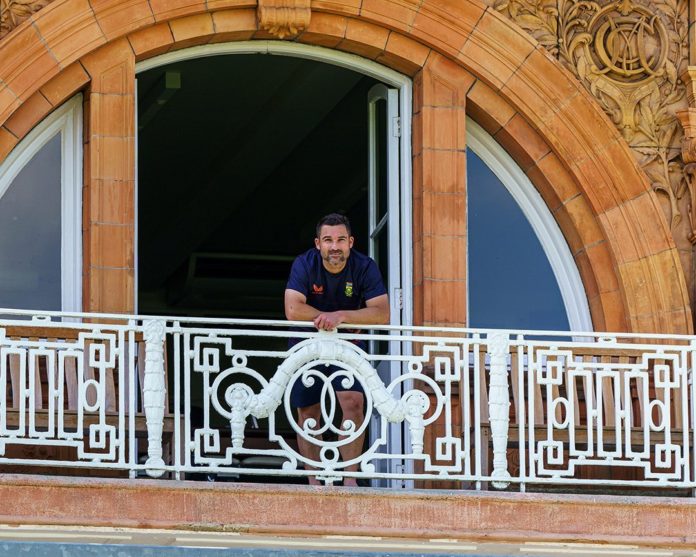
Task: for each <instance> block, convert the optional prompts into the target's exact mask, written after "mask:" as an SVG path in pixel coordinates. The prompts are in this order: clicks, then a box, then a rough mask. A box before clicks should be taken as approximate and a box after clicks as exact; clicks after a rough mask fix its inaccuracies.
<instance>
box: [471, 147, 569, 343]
mask: <svg viewBox="0 0 696 557" xmlns="http://www.w3.org/2000/svg"><path fill="white" fill-rule="evenodd" d="M467 196H468V215H469V216H468V219H469V265H468V269H469V322H470V325H471V326H472V327H484V328H487V327H501V328H515V329H545V330H562V331H564V330H568V329H569V324H568V316H567V313H566V309H565V306H564V303H563V299H562V297H561V291H560V289H559V287H558V283H557V281H556V277H555V275H554V273H553V270H552V268H551V265H550V264H549V261H548V258H547V256H546V254H545V253H544V250H543V248H542V246H541V244H540V242H539V239H538V238H537V236H536V234H535V233H534V230H533V229H532V227H531V225H530V224H529V221H528V220H527V218H526V217H525V215H524V214H523V212H522V210H521V209H520V207H519V206H518V205H517V203H516V202H515V200H514V199H513V197H512V196H511V195H510V193H509V192H508V190H507V189H506V188H505V186H504V185H503V184H502V183H501V182H500V180H499V179H498V178H497V176H496V175H495V174H494V173H493V172H492V171H491V169H490V168H489V167H488V166H487V165H486V164H485V163H484V162H483V161H482V160H481V159H480V158H479V157H478V155H476V153H474V152H473V151H471V150H468V151H467Z"/></svg>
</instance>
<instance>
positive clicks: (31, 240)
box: [0, 133, 61, 310]
mask: <svg viewBox="0 0 696 557" xmlns="http://www.w3.org/2000/svg"><path fill="white" fill-rule="evenodd" d="M0 307H9V308H21V309H43V310H60V309H61V134H60V133H58V134H56V135H55V136H54V137H53V138H52V139H50V140H49V141H48V142H47V143H46V144H45V145H44V146H43V147H42V148H41V149H40V150H39V151H38V152H37V153H36V155H34V157H33V158H32V159H31V160H30V161H29V162H28V163H27V164H26V165H25V166H24V168H23V169H22V170H21V171H20V173H19V174H18V175H17V177H16V178H15V179H14V181H13V182H12V184H10V186H9V188H8V189H7V190H6V191H5V193H4V194H3V195H2V197H0Z"/></svg>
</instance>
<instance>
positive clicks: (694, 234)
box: [677, 67, 696, 244]
mask: <svg viewBox="0 0 696 557" xmlns="http://www.w3.org/2000/svg"><path fill="white" fill-rule="evenodd" d="M682 79H683V80H684V82H685V83H686V84H687V86H688V87H687V90H688V91H689V95H688V96H689V106H690V108H687V109H686V110H681V111H679V112H677V116H678V117H679V121H680V122H681V125H682V128H684V137H683V138H682V160H683V161H684V179H685V181H686V185H687V189H688V192H689V226H690V229H691V231H690V233H689V236H688V239H689V241H690V242H691V243H692V244H696V98H695V97H694V89H695V87H696V67H695V68H689V71H688V72H687V73H686V74H685V75H684V76H682Z"/></svg>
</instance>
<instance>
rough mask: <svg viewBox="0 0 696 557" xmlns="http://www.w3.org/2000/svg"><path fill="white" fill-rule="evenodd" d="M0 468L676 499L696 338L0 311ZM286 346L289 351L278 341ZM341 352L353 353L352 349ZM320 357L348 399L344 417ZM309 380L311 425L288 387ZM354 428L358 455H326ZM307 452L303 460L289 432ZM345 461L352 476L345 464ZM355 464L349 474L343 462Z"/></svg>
mask: <svg viewBox="0 0 696 557" xmlns="http://www.w3.org/2000/svg"><path fill="white" fill-rule="evenodd" d="M0 314H2V320H0V382H1V384H2V389H3V390H4V392H5V393H6V397H5V398H4V399H3V400H2V401H1V402H0V404H1V406H0V466H2V468H3V469H4V470H5V471H10V472H12V471H18V470H21V471H23V472H32V471H34V472H37V471H38V472H41V473H44V474H45V473H49V474H71V475H81V474H85V475H90V476H94V475H97V476H99V475H104V476H116V477H119V476H126V477H130V478H136V477H147V476H149V477H153V478H163V479H174V480H177V479H208V480H215V481H217V482H235V481H244V482H248V481H260V482H277V483H298V482H300V483H302V482H306V478H307V476H315V477H317V478H318V479H319V480H321V481H322V482H324V483H326V484H336V483H340V482H341V481H342V480H343V479H344V478H346V477H355V478H358V479H359V480H360V482H361V483H362V484H364V485H371V486H373V487H392V488H408V489H410V488H419V487H428V488H443V487H445V488H448V489H463V490H474V491H475V490H479V491H481V490H506V491H558V490H562V491H576V492H577V491H582V492H587V490H588V489H591V490H593V491H594V492H609V493H612V492H614V493H626V492H629V493H649V494H653V495H654V494H666V495H689V494H690V493H691V491H690V490H692V489H693V488H694V487H696V480H695V477H694V465H695V463H696V442H695V441H696V440H695V439H694V430H693V423H694V408H695V406H694V400H695V397H696V393H695V392H694V384H693V381H692V373H693V369H694V365H695V364H696V340H694V339H693V338H692V337H684V336H665V335H645V334H644V335H640V336H637V335H628V334H621V335H619V334H585V333H583V334H582V336H581V337H578V336H575V337H572V336H570V334H569V333H567V332H563V333H559V332H530V331H503V330H499V331H494V330H472V329H448V328H428V327H410V328H405V327H404V328H394V327H372V328H371V329H370V330H369V331H368V330H363V331H362V332H355V331H348V330H343V329H341V330H339V331H337V332H329V333H325V332H316V331H311V330H305V331H297V330H293V329H292V328H291V327H301V326H302V325H306V324H303V323H288V322H285V321H282V322H281V321H256V320H235V319H226V320H223V319H194V318H191V319H181V318H174V317H171V318H170V317H142V316H140V317H137V316H126V317H124V316H122V315H96V314H61V313H33V312H27V311H14V310H0ZM289 338H296V339H301V340H300V342H299V343H298V344H296V345H295V346H293V347H292V348H290V349H288V339H289ZM356 341H367V343H368V344H369V346H370V349H369V350H368V351H367V352H366V351H363V350H362V349H361V348H359V347H358V346H357V345H356ZM327 365H333V366H337V367H335V368H331V369H333V370H334V371H333V372H332V373H333V374H335V375H337V376H339V377H340V378H341V380H342V381H343V382H345V383H346V384H349V383H353V382H358V383H360V384H361V385H362V386H363V390H364V391H365V408H366V418H365V420H364V421H363V422H362V423H352V422H348V421H344V422H342V420H341V418H340V411H339V408H338V404H337V400H336V396H335V393H334V391H333V388H332V387H331V382H330V381H328V380H327V379H326V374H324V373H322V372H321V370H322V369H327V368H326V366H327ZM315 381H317V382H322V386H323V391H322V397H323V398H322V404H321V407H322V416H323V420H322V423H311V422H305V424H304V426H303V427H300V425H299V424H298V422H297V419H296V415H295V413H294V411H293V409H292V408H291V406H290V401H289V393H290V390H291V388H292V385H293V384H295V383H296V382H304V383H305V384H310V383H312V382H315ZM363 433H366V436H365V442H364V445H363V447H364V448H363V451H362V453H361V454H360V455H359V456H358V457H356V458H354V459H353V460H351V461H348V462H344V461H343V460H342V459H341V448H342V447H343V446H344V445H345V444H346V443H348V442H350V441H351V440H352V439H355V438H356V437H358V436H360V435H362V434H363ZM298 435H299V436H301V437H302V438H304V439H305V440H306V441H307V442H309V443H312V444H314V445H316V446H317V449H318V450H317V454H318V455H319V456H318V457H315V459H309V458H308V457H306V456H303V455H302V454H300V453H299V451H298V450H297V443H296V437H297V436H298ZM348 468H351V470H349V469H348ZM353 468H355V469H354V470H353Z"/></svg>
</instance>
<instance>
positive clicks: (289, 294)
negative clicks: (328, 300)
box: [285, 288, 321, 321]
mask: <svg viewBox="0 0 696 557" xmlns="http://www.w3.org/2000/svg"><path fill="white" fill-rule="evenodd" d="M320 313H321V312H320V311H319V310H318V309H315V308H313V307H312V306H310V305H309V304H308V303H307V296H305V295H304V294H302V293H301V292H298V291H297V290H292V289H290V288H286V289H285V318H286V319H287V320H288V321H314V319H315V318H316V317H317V316H318V315H319V314H320Z"/></svg>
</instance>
